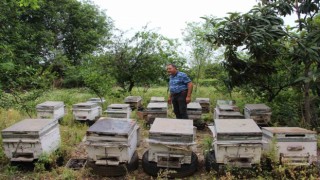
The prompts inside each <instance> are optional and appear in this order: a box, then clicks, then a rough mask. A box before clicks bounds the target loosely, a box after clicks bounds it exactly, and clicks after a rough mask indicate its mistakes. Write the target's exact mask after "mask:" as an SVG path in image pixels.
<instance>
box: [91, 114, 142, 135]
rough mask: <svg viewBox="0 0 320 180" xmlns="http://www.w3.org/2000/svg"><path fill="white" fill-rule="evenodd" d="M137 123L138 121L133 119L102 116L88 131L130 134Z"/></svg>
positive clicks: (107, 133)
mask: <svg viewBox="0 0 320 180" xmlns="http://www.w3.org/2000/svg"><path fill="white" fill-rule="evenodd" d="M135 125H136V121H134V120H132V119H120V118H116V119H115V118H101V119H99V120H98V121H97V122H96V123H94V124H93V125H92V126H91V127H90V128H89V129H88V130H87V133H98V134H106V135H125V136H128V135H129V134H130V132H131V131H132V130H133V129H134V127H135Z"/></svg>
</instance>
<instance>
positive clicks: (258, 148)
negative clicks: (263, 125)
mask: <svg viewBox="0 0 320 180" xmlns="http://www.w3.org/2000/svg"><path fill="white" fill-rule="evenodd" d="M210 130H211V131H212V133H213V137H214V143H213V149H214V153H215V157H216V163H217V164H224V165H231V166H237V167H251V166H252V164H259V163H260V158H261V152H262V131H261V130H260V128H259V127H258V126H257V124H256V123H255V122H254V121H253V120H252V119H243V120H241V121H239V120H238V119H229V120H228V121H226V120H224V119H216V120H215V125H214V126H211V127H210Z"/></svg>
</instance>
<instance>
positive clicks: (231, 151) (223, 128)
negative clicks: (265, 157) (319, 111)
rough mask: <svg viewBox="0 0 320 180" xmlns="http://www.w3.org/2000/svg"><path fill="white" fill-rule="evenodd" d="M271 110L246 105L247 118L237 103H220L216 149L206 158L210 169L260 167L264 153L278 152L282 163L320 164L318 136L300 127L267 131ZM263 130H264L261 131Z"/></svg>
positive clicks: (216, 112)
mask: <svg viewBox="0 0 320 180" xmlns="http://www.w3.org/2000/svg"><path fill="white" fill-rule="evenodd" d="M270 119H271V109H270V108H269V107H268V106H266V105H265V104H246V105H245V108H244V115H243V114H241V112H240V109H239V107H238V106H236V105H235V102H234V101H228V100H218V101H217V105H216V107H215V109H214V125H213V126H209V129H210V130H211V132H212V134H213V139H214V140H213V143H212V148H211V149H210V150H209V151H207V153H206V154H205V162H206V163H205V165H206V169H207V170H210V169H211V168H213V169H215V170H219V168H220V167H221V166H224V165H231V166H238V167H250V166H252V165H253V164H259V163H260V158H261V154H262V152H263V151H266V152H268V151H274V152H275V153H276V156H277V157H278V158H279V160H280V162H281V163H287V164H292V165H309V164H311V163H314V162H317V161H318V159H317V134H316V132H314V131H310V130H307V129H303V128H299V127H265V126H268V125H269V122H270ZM260 127H261V129H260Z"/></svg>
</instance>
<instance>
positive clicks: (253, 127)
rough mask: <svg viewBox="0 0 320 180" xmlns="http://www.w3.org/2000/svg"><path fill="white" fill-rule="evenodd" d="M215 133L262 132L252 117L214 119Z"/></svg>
mask: <svg viewBox="0 0 320 180" xmlns="http://www.w3.org/2000/svg"><path fill="white" fill-rule="evenodd" d="M214 123H215V128H216V133H217V134H262V131H261V129H260V128H259V127H258V125H257V124H256V122H254V120H253V119H215V120H214Z"/></svg>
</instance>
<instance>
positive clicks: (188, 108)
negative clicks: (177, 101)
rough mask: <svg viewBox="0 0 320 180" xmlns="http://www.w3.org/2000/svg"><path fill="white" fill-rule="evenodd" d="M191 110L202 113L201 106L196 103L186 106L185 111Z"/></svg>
mask: <svg viewBox="0 0 320 180" xmlns="http://www.w3.org/2000/svg"><path fill="white" fill-rule="evenodd" d="M191 109H195V110H196V109H198V110H201V111H202V108H201V105H200V103H198V102H191V103H189V104H188V105H187V110H191Z"/></svg>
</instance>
